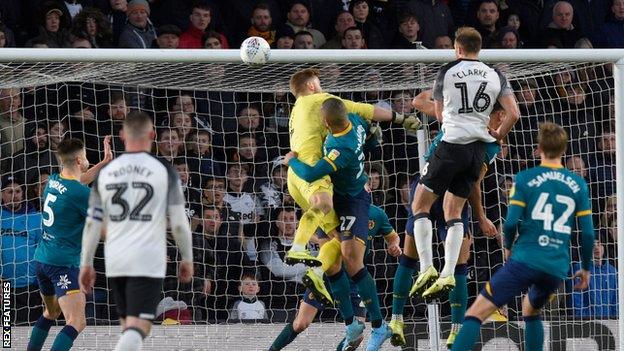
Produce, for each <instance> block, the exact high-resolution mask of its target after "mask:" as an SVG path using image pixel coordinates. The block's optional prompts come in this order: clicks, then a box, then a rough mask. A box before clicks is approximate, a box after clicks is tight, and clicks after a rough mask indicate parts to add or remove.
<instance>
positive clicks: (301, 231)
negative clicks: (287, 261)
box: [291, 208, 325, 251]
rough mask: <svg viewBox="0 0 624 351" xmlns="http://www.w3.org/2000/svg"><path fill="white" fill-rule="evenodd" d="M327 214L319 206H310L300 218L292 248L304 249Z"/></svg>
mask: <svg viewBox="0 0 624 351" xmlns="http://www.w3.org/2000/svg"><path fill="white" fill-rule="evenodd" d="M324 216H325V214H324V213H323V211H321V210H320V209H318V208H310V209H309V210H307V211H305V213H304V214H303V216H301V219H300V220H299V226H298V227H297V231H296V232H295V239H294V241H293V246H292V249H291V250H295V251H303V250H304V249H305V246H306V245H307V244H308V242H309V241H310V238H311V237H312V235H313V234H314V232H315V231H316V228H318V226H319V225H320V224H321V222H322V219H323V217H324Z"/></svg>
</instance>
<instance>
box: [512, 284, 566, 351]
mask: <svg viewBox="0 0 624 351" xmlns="http://www.w3.org/2000/svg"><path fill="white" fill-rule="evenodd" d="M560 285H561V280H560V279H559V278H557V277H555V276H552V275H550V274H546V273H542V274H541V277H540V279H539V280H537V281H536V282H535V284H534V285H533V286H532V287H531V289H530V290H529V293H528V294H527V295H526V296H525V298H524V300H523V301H522V318H523V319H524V323H525V324H524V342H525V345H524V346H525V347H524V349H525V350H526V351H538V350H542V349H543V347H544V326H543V325H542V316H541V311H542V307H544V305H546V304H547V303H548V302H549V301H550V299H551V297H552V296H553V294H554V293H555V292H556V291H557V289H558V288H559V286H560Z"/></svg>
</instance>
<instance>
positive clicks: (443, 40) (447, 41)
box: [433, 35, 453, 50]
mask: <svg viewBox="0 0 624 351" xmlns="http://www.w3.org/2000/svg"><path fill="white" fill-rule="evenodd" d="M433 48H434V49H444V50H449V49H451V50H452V49H453V40H451V38H450V37H449V36H448V35H442V36H439V37H437V38H435V42H434V44H433Z"/></svg>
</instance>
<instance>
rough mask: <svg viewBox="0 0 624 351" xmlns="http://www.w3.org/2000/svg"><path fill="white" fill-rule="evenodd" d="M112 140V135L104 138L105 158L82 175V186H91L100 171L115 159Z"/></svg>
mask: <svg viewBox="0 0 624 351" xmlns="http://www.w3.org/2000/svg"><path fill="white" fill-rule="evenodd" d="M110 139H111V136H110V135H107V136H105V137H104V158H103V159H102V161H100V162H99V163H98V164H96V165H95V166H93V167H91V168H89V169H88V170H87V171H86V172H85V173H83V174H82V176H81V177H80V182H81V183H82V184H90V183H91V182H93V180H95V177H96V176H97V174H98V173H100V170H101V169H102V168H103V167H104V166H106V164H107V163H109V162H110V161H111V160H112V159H113V151H112V149H111V146H110Z"/></svg>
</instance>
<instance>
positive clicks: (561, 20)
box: [540, 1, 583, 49]
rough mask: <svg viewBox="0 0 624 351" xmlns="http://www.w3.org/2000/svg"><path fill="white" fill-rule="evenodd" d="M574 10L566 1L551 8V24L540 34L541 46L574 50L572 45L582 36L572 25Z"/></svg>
mask: <svg viewBox="0 0 624 351" xmlns="http://www.w3.org/2000/svg"><path fill="white" fill-rule="evenodd" d="M573 17H574V8H572V5H570V3H569V2H567V1H559V2H557V3H556V4H555V6H554V7H553V14H552V22H550V24H549V25H548V28H546V29H545V30H544V31H543V32H542V34H541V35H540V36H541V38H542V46H543V47H548V46H549V45H556V46H557V47H559V48H568V49H570V48H574V44H576V42H577V41H578V40H579V39H581V37H582V36H583V35H582V34H581V32H580V31H579V30H578V29H576V28H575V27H574V26H573V25H572V19H573Z"/></svg>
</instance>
